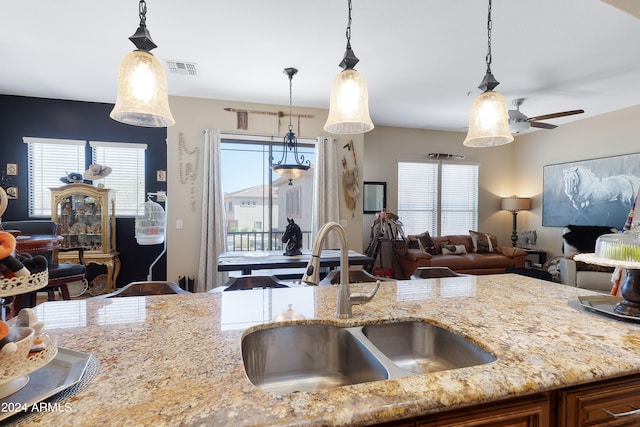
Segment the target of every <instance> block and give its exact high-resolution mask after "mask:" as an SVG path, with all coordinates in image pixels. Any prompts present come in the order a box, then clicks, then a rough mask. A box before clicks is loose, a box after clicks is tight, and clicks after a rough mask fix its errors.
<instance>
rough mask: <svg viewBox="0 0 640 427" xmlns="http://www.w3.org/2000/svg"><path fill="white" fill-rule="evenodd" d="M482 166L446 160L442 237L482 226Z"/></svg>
mask: <svg viewBox="0 0 640 427" xmlns="http://www.w3.org/2000/svg"><path fill="white" fill-rule="evenodd" d="M478 169H479V167H478V165H477V164H476V165H474V164H457V163H444V162H443V163H442V178H441V196H440V200H441V208H440V215H441V221H440V222H441V227H440V233H441V235H442V236H447V235H451V234H468V233H469V230H477V229H478Z"/></svg>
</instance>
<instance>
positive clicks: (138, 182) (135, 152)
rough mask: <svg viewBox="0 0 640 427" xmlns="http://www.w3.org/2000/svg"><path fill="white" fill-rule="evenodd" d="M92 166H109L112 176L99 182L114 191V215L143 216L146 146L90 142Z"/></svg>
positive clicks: (128, 143)
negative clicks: (93, 164)
mask: <svg viewBox="0 0 640 427" xmlns="http://www.w3.org/2000/svg"><path fill="white" fill-rule="evenodd" d="M89 145H90V146H91V152H92V158H93V163H97V164H100V165H102V166H109V167H110V168H111V173H110V174H109V175H108V176H107V177H106V178H103V179H101V180H100V181H98V182H99V183H102V184H104V186H105V188H109V189H111V190H113V191H114V192H115V197H116V215H117V216H137V215H143V214H144V211H143V204H144V202H145V200H146V195H145V150H146V149H147V145H146V144H136V143H130V142H105V141H90V142H89Z"/></svg>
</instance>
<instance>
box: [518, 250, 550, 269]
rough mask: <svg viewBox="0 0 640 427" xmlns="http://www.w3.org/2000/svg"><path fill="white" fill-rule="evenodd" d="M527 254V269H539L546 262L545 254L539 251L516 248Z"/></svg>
mask: <svg viewBox="0 0 640 427" xmlns="http://www.w3.org/2000/svg"><path fill="white" fill-rule="evenodd" d="M518 249H520V250H523V251H525V252H526V253H527V256H526V257H525V264H526V266H527V267H528V268H540V267H541V266H542V265H543V264H544V263H545V262H546V261H547V252H546V251H543V250H541V249H531V248H518Z"/></svg>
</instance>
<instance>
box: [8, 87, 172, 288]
mask: <svg viewBox="0 0 640 427" xmlns="http://www.w3.org/2000/svg"><path fill="white" fill-rule="evenodd" d="M112 109H113V104H104V103H97V102H81V101H67V100H60V99H44V98H30V97H22V96H10V95H0V170H6V165H7V163H16V164H17V165H18V175H17V176H12V177H9V178H10V179H11V181H10V182H9V186H12V187H18V199H17V200H11V201H9V206H8V208H7V211H6V212H5V214H4V215H3V217H2V219H3V220H4V221H10V220H20V219H29V218H28V215H29V214H28V189H29V183H28V165H27V144H24V143H23V141H22V138H23V137H25V136H31V137H39V138H62V139H83V140H87V141H112V142H135V143H144V144H147V151H146V171H147V172H146V177H145V181H146V187H147V188H146V191H147V192H157V191H160V190H164V191H166V189H167V188H166V182H158V181H156V171H157V170H161V169H162V170H165V171H166V170H167V146H166V139H167V129H166V128H143V127H137V126H130V125H126V124H123V123H119V122H116V121H115V120H112V119H111V118H110V117H109V113H110V112H111V110H112ZM107 166H108V165H107ZM69 172H84V171H69ZM64 174H65V171H60V176H61V177H62V176H64ZM60 185H63V184H62V183H60ZM117 210H118V208H117V197H116V212H117ZM134 234H135V233H134V218H133V217H129V218H127V217H118V218H117V219H116V249H117V250H118V252H120V260H121V261H122V269H121V271H120V275H119V276H118V286H123V285H125V284H127V283H129V282H132V281H136V280H146V279H147V274H148V268H149V266H150V265H151V263H152V262H153V260H155V258H156V257H157V256H158V255H159V254H160V253H161V251H162V245H153V246H139V245H138V244H137V243H136V241H135V238H134ZM163 258H164V257H163ZM101 272H102V271H101V270H100V268H95V267H92V268H90V278H91V276H94V275H96V274H99V273H101ZM153 279H154V280H165V279H166V261H165V260H164V259H162V260H161V261H160V262H159V263H158V264H156V267H155V268H154V270H153Z"/></svg>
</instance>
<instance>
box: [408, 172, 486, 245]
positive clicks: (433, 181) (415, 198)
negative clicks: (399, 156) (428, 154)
mask: <svg viewBox="0 0 640 427" xmlns="http://www.w3.org/2000/svg"><path fill="white" fill-rule="evenodd" d="M478 171H479V165H477V164H464V163H450V162H442V161H440V162H416V161H413V162H398V216H399V217H400V220H401V221H402V223H403V225H404V231H405V233H407V234H420V233H423V232H424V231H428V232H429V234H431V235H432V236H444V235H449V234H467V233H468V232H469V230H475V229H477V225H478Z"/></svg>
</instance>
